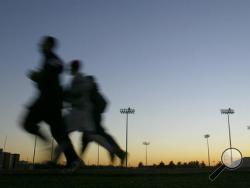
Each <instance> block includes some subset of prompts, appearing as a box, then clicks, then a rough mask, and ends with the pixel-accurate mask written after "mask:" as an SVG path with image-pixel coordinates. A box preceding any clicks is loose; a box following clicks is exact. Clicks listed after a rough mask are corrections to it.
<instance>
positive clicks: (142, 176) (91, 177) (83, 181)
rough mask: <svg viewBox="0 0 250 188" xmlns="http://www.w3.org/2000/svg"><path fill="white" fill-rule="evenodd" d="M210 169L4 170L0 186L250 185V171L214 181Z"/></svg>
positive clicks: (237, 187) (180, 187)
mask: <svg viewBox="0 0 250 188" xmlns="http://www.w3.org/2000/svg"><path fill="white" fill-rule="evenodd" d="M208 175H209V171H208V170H205V171H204V170H203V171H196V170H190V171H189V172H187V171H186V170H184V171H183V172H181V170H179V171H171V170H166V171H164V170H162V171H161V170H150V169H145V170H133V169H131V170H126V169H121V170H114V169H110V170H104V169H99V170H96V169H95V170H93V169H92V170H87V169H85V170H80V171H78V172H77V173H76V174H73V175H70V174H63V173H61V172H59V171H38V170H37V171H35V172H34V171H33V172H32V171H28V172H15V173H12V172H8V173H3V172H2V173H0V187H1V188H2V187H3V188H8V187H11V188H13V187H18V188H23V187H30V188H31V187H32V188H40V187H41V188H49V187H55V188H63V187H67V188H76V187H107V188H108V187H118V188H123V187H129V188H133V187H136V188H140V187H162V188H208V187H209V188H224V187H225V188H231V187H232V188H250V171H225V172H223V173H222V174H221V175H220V176H219V177H218V178H217V179H216V180H215V181H214V182H210V181H209V179H208Z"/></svg>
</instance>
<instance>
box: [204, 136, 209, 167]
mask: <svg viewBox="0 0 250 188" xmlns="http://www.w3.org/2000/svg"><path fill="white" fill-rule="evenodd" d="M209 137H210V135H209V134H205V135H204V138H206V139H207V155H208V166H209V167H210V153H209V143H208V138H209Z"/></svg>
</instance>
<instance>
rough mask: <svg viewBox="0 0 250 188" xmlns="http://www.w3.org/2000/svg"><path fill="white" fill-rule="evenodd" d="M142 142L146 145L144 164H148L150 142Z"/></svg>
mask: <svg viewBox="0 0 250 188" xmlns="http://www.w3.org/2000/svg"><path fill="white" fill-rule="evenodd" d="M142 144H143V145H145V147H146V166H148V145H149V144H150V142H146V141H145V142H143V143H142Z"/></svg>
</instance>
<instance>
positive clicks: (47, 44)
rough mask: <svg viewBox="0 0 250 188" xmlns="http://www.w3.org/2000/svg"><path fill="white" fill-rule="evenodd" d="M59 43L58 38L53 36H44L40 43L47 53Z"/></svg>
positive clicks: (43, 50) (42, 49)
mask: <svg viewBox="0 0 250 188" xmlns="http://www.w3.org/2000/svg"><path fill="white" fill-rule="evenodd" d="M56 45H57V40H56V38H54V37H52V36H44V37H43V38H42V42H41V44H40V48H41V51H42V52H43V53H45V54H47V53H50V52H52V51H53V49H54V48H55V47H56Z"/></svg>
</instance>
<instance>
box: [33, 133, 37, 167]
mask: <svg viewBox="0 0 250 188" xmlns="http://www.w3.org/2000/svg"><path fill="white" fill-rule="evenodd" d="M36 141H37V136H35V144H34V152H33V168H34V165H35V156H36Z"/></svg>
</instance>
